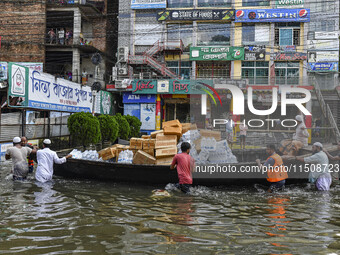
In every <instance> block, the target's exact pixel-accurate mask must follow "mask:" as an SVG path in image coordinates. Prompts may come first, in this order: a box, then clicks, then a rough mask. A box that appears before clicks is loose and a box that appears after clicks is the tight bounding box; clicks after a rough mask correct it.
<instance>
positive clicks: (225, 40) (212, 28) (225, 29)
mask: <svg viewBox="0 0 340 255" xmlns="http://www.w3.org/2000/svg"><path fill="white" fill-rule="evenodd" d="M197 25H198V42H197V45H199V46H202V45H230V23H227V24H226V23H222V24H221V23H220V24H219V23H212V24H207V23H198V24H197Z"/></svg>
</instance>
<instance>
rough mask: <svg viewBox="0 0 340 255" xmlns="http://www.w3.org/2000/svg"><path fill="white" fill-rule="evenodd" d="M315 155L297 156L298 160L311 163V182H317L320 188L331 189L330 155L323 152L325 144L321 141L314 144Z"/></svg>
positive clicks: (317, 186)
mask: <svg viewBox="0 0 340 255" xmlns="http://www.w3.org/2000/svg"><path fill="white" fill-rule="evenodd" d="M312 152H313V155H312V156H309V157H305V158H303V157H295V159H296V160H299V161H301V162H304V163H307V164H310V165H311V166H310V169H309V182H311V183H313V184H315V186H316V188H317V189H318V190H329V188H330V186H331V184H332V177H331V175H330V173H329V167H328V163H329V161H328V157H327V154H326V153H325V152H323V145H322V144H321V143H319V142H316V143H314V144H313V147H312Z"/></svg>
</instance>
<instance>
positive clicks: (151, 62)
mask: <svg viewBox="0 0 340 255" xmlns="http://www.w3.org/2000/svg"><path fill="white" fill-rule="evenodd" d="M163 51H181V52H182V51H183V43H182V40H174V41H165V42H164V41H157V42H156V43H155V44H154V45H153V46H152V47H151V48H150V49H148V50H147V51H145V52H144V54H143V55H129V58H128V64H129V65H131V66H134V65H135V66H137V65H147V66H149V67H151V68H152V69H153V70H155V72H157V73H159V74H161V75H163V76H166V77H170V78H173V79H177V78H179V76H178V75H177V74H175V73H174V72H172V71H171V70H170V69H169V68H168V67H167V66H166V65H165V64H163V63H161V62H159V61H158V60H157V59H156V57H157V55H158V54H159V53H161V52H163Z"/></svg>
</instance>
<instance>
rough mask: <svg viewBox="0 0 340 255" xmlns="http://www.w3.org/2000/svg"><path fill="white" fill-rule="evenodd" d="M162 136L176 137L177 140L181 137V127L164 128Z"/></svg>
mask: <svg viewBox="0 0 340 255" xmlns="http://www.w3.org/2000/svg"><path fill="white" fill-rule="evenodd" d="M163 130H164V135H176V136H177V138H178V139H179V138H181V136H182V127H164V129H163Z"/></svg>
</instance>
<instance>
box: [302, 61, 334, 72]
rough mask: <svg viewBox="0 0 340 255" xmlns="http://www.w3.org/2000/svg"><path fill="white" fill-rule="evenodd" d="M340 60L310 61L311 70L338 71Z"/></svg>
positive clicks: (309, 69) (309, 68) (309, 67)
mask: <svg viewBox="0 0 340 255" xmlns="http://www.w3.org/2000/svg"><path fill="white" fill-rule="evenodd" d="M338 70H339V67H338V62H330V63H308V71H309V72H338Z"/></svg>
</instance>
